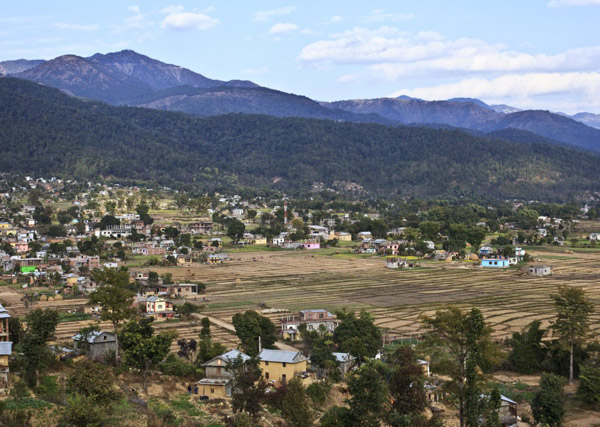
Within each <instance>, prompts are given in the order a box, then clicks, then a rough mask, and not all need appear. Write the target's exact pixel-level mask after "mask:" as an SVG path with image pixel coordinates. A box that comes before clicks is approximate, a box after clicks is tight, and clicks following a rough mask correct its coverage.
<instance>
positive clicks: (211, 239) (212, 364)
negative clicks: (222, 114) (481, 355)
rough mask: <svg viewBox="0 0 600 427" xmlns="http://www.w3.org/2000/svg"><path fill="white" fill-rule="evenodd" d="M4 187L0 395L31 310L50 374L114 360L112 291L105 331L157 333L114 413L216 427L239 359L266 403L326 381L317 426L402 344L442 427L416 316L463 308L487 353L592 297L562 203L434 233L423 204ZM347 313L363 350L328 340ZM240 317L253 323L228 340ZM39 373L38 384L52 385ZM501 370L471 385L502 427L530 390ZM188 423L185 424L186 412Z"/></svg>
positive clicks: (441, 406)
mask: <svg viewBox="0 0 600 427" xmlns="http://www.w3.org/2000/svg"><path fill="white" fill-rule="evenodd" d="M8 182H10V184H12V185H8V186H7V183H8ZM17 183H18V185H17ZM4 187H5V188H4V189H3V191H4V190H6V191H4V193H3V194H1V195H0V196H1V197H2V200H3V201H2V211H1V216H2V221H0V239H1V247H0V249H1V253H0V263H1V265H0V270H2V271H3V274H2V277H1V279H0V280H1V283H0V303H2V308H0V321H2V325H1V326H0V338H1V340H2V342H1V343H0V375H1V377H0V388H1V389H2V390H3V391H4V393H5V396H13V395H14V393H13V394H11V390H12V389H13V388H14V387H15V386H16V385H17V384H21V383H22V382H23V381H25V380H24V377H23V374H22V373H21V372H19V371H20V369H21V368H18V367H17V368H16V369H12V370H11V369H10V367H11V366H19V364H18V363H17V364H15V360H17V359H19V358H18V353H17V351H16V350H17V344H15V345H13V343H12V341H11V339H12V338H11V337H12V336H13V335H12V334H11V331H10V325H20V324H22V325H23V326H26V325H27V324H28V319H30V318H29V317H28V316H30V315H31V313H32V312H34V313H35V312H36V310H38V309H42V310H52V311H56V312H57V313H58V318H57V319H58V320H57V323H56V327H55V331H54V332H53V333H52V336H49V337H48V340H47V342H45V343H44V345H45V346H48V348H49V349H51V352H52V354H53V355H54V358H55V359H56V361H58V362H57V363H59V364H61V363H62V364H67V365H70V366H73V365H72V364H73V363H75V364H77V363H80V361H82V360H84V359H89V360H94V361H97V363H99V364H106V363H107V361H109V360H111V358H116V360H117V364H118V365H119V364H122V363H125V365H127V358H126V353H127V350H126V349H124V348H120V347H119V344H118V342H119V341H121V339H119V340H117V337H118V335H119V334H120V333H121V332H120V330H118V328H123V327H124V326H123V325H124V324H121V325H118V324H116V323H114V322H113V323H111V321H110V317H109V316H107V315H106V312H107V306H106V302H104V303H103V302H102V300H101V299H99V298H97V295H100V294H101V292H102V291H101V290H102V289H103V288H104V289H108V288H109V286H113V285H114V283H116V282H118V281H119V280H121V283H122V284H123V286H124V288H123V289H124V290H126V292H127V295H128V299H127V301H128V302H129V304H128V306H127V307H125V308H126V309H127V310H128V313H129V315H128V316H127V317H125V318H123V319H122V320H123V322H124V321H126V320H128V319H133V320H130V321H131V322H138V323H139V324H140V325H142V324H144V323H143V322H146V323H145V324H146V325H151V326H149V327H150V328H151V329H153V330H155V331H156V334H155V335H154V336H155V337H157V336H163V335H164V336H165V337H166V336H167V335H168V336H169V337H171V338H170V339H169V342H168V343H167V345H166V347H165V349H166V350H165V351H166V353H165V354H164V357H162V359H161V360H155V361H153V362H152V363H153V364H152V365H151V366H152V368H151V369H148V368H144V369H142V368H139V367H137V368H136V367H135V365H133V364H132V365H131V366H130V370H129V372H127V373H122V374H121V376H120V378H119V381H120V382H121V384H127V385H128V387H129V389H128V390H127V392H128V393H129V394H131V396H130V399H129V402H130V403H129V404H130V405H131V401H132V400H131V399H133V398H134V396H135V398H136V399H142V400H144V401H146V402H155V403H154V407H155V409H152V408H150V407H149V406H148V404H146V409H145V411H147V412H148V413H150V412H152V413H153V415H152V417H156V416H157V415H156V414H157V413H158V412H160V411H158V412H157V410H156V407H159V406H161V405H163V406H164V405H168V402H173V401H176V398H177V399H183V400H185V402H187V404H186V405H192V406H191V407H189V408H192V407H193V408H194V409H193V410H192V409H189V408H188V409H189V410H188V411H187V413H186V412H185V411H183V412H182V411H179V412H177V413H176V414H174V415H173V416H174V417H176V418H177V417H180V418H181V419H182V420H187V421H186V422H188V421H189V422H192V421H194V422H200V423H201V424H200V425H213V424H214V425H220V424H219V423H221V422H223V420H224V419H228V417H233V416H234V415H235V414H234V413H233V412H232V410H231V408H232V402H233V407H235V405H237V403H235V402H236V400H235V393H236V387H238V388H239V387H240V386H239V384H238V385H236V381H238V382H239V381H241V380H240V378H242V376H243V375H242V373H243V372H245V371H246V370H247V369H248V368H240V366H245V364H246V363H250V364H252V363H255V364H256V368H257V369H258V371H257V372H259V374H258V376H257V377H256V378H255V380H257V381H258V380H259V378H262V379H263V380H264V383H265V384H264V389H265V392H266V393H267V394H271V395H275V394H277V393H283V392H282V391H281V387H282V386H284V385H286V384H289V383H290V381H292V380H294V382H295V381H296V380H297V381H298V382H299V383H300V384H301V385H302V386H303V387H304V388H307V390H312V392H314V391H315V390H316V389H317V388H318V389H319V390H320V388H319V387H321V388H322V387H323V386H321V385H319V384H325V383H327V384H328V387H329V388H328V389H327V393H325V394H327V395H330V396H332V397H330V398H325V399H322V401H319V402H320V403H316V402H317V401H313V403H312V405H314V406H315V407H316V408H318V409H317V410H316V413H317V414H318V415H317V416H318V417H321V418H322V417H325V415H326V414H327V413H328V409H329V408H331V406H332V405H335V404H343V403H344V402H345V401H347V399H349V398H350V400H351V397H349V396H348V390H347V389H346V388H345V386H344V384H345V380H346V378H350V377H352V376H353V375H355V371H356V370H358V369H363V368H361V366H362V365H365V364H366V363H367V361H369V360H373V361H379V362H380V363H384V364H385V363H388V364H390V366H394V365H393V364H392V360H394V357H397V354H400V353H396V352H397V351H399V350H398V349H399V348H404V346H408V347H409V348H411V352H412V353H411V357H412V358H413V359H414V363H415V366H418V369H419V372H420V374H419V375H418V377H419V378H422V381H423V384H424V394H423V397H424V399H425V403H424V406H423V408H422V410H423V413H426V414H427V417H428V419H430V420H437V421H435V422H440V423H442V424H439V425H458V424H456V422H457V420H458V415H457V409H456V407H455V406H454V405H453V404H452V403H451V401H450V400H451V399H450V400H449V396H450V395H449V394H448V392H447V391H446V388H445V386H444V384H445V383H447V382H448V381H449V378H448V376H447V374H446V373H444V372H443V370H439V371H438V366H439V360H436V359H435V356H434V354H435V352H433V353H432V352H431V351H429V350H426V349H425V348H424V347H422V343H423V342H424V341H423V339H424V337H425V336H426V335H427V333H428V327H427V323H426V321H424V318H425V317H424V316H434V315H436V313H437V312H438V311H439V310H443V309H444V307H447V306H449V305H452V306H456V307H460V308H461V309H463V310H465V313H467V312H468V310H469V309H471V307H477V308H478V309H480V310H481V312H482V313H483V315H484V316H485V319H486V321H487V322H488V324H489V326H490V328H491V331H490V339H493V340H494V342H496V343H497V344H498V345H499V346H500V347H505V346H506V340H509V339H511V337H512V336H513V334H514V333H520V332H522V331H523V330H524V328H525V327H527V326H528V324H529V322H532V321H535V320H539V321H540V322H541V325H542V326H543V327H544V328H549V327H550V325H551V323H552V321H553V320H552V319H553V318H554V316H555V314H554V312H553V309H552V300H551V299H550V298H549V297H548V295H549V294H552V293H555V292H556V291H557V289H558V287H559V286H561V285H563V284H565V283H569V284H573V283H578V284H580V285H581V286H583V288H584V289H585V290H586V295H587V296H588V297H589V298H590V299H591V300H592V301H594V302H598V301H600V293H599V292H598V291H597V290H596V289H594V288H593V286H592V285H593V281H594V280H595V279H594V277H597V276H596V275H597V274H598V273H600V271H598V270H599V269H600V267H599V266H598V263H597V261H598V257H599V256H600V254H599V253H598V252H597V251H596V242H597V241H598V240H600V232H599V231H600V223H598V222H596V221H595V218H590V216H589V214H588V211H590V206H588V205H587V204H586V205H583V206H580V207H577V208H576V209H575V208H573V207H569V208H568V212H562V213H561V217H562V218H561V217H557V216H552V215H542V214H539V212H537V213H536V211H534V210H533V208H531V206H528V205H524V204H523V203H518V202H511V203H510V205H511V206H512V210H511V211H509V212H507V213H506V214H503V215H495V216H493V217H492V216H491V215H489V213H488V212H482V211H481V210H479V211H478V210H477V209H472V208H469V210H470V211H474V212H475V213H474V214H473V218H469V219H468V220H466V219H465V220H463V221H462V222H463V223H462V224H461V223H460V222H459V221H458V220H457V221H456V222H455V223H451V224H449V225H448V224H446V225H443V224H444V222H448V219H442V217H441V215H442V211H441V208H438V207H431V208H430V209H428V210H426V211H422V210H421V208H420V207H419V208H416V211H415V212H414V213H408V214H404V215H402V216H403V217H404V218H398V220H394V221H391V222H390V221H388V222H387V224H386V223H385V222H384V221H383V217H384V213H383V212H380V211H377V210H376V209H374V208H370V209H368V211H367V212H357V211H356V209H355V206H353V205H348V206H350V209H348V210H347V211H344V210H343V209H340V210H337V211H335V210H332V209H329V210H328V211H326V210H324V209H322V208H319V209H311V208H307V207H299V206H300V203H298V202H297V201H293V200H289V199H287V198H273V199H269V198H268V197H264V198H260V199H257V198H256V197H253V198H252V200H250V199H244V198H243V197H241V196H236V195H232V196H224V195H213V196H212V197H208V196H197V197H193V196H190V195H184V194H181V193H179V192H175V191H173V190H169V189H161V190H160V191H148V190H146V189H144V188H138V187H123V186H118V185H117V186H109V185H106V184H92V183H77V182H65V181H62V180H60V179H56V178H50V179H43V178H39V179H34V178H29V177H27V178H24V179H18V180H17V179H14V178H10V179H6V180H5V183H4ZM295 205H297V206H298V207H296V206H295ZM553 208H554V209H556V207H553ZM494 209H495V208H494ZM361 210H363V211H364V208H361ZM492 210H493V209H492V208H488V211H492ZM565 213H566V215H562V214H565ZM435 215H438V217H439V218H440V219H439V220H438V221H435V220H434V218H435ZM499 219H503V220H504V222H499V221H498V220H499ZM465 224H466V225H465ZM444 227H445V228H446V229H447V231H444V230H443V228H444ZM599 249H600V247H599ZM117 277H118V279H114V278H117ZM111 278H113V279H111ZM129 295H130V297H129ZM129 298H130V299H129ZM249 313H251V314H249ZM252 313H253V314H252ZM10 319H14V322H15V323H12V322H13V320H10ZM136 319H137V320H136ZM236 319H237V320H236ZM261 319H266V320H261ZM9 320H10V322H9ZM363 320H364V322H365V325H367V326H365V327H368V325H371V326H372V327H373V328H374V329H373V331H375V330H376V331H377V332H376V333H375V336H376V341H377V342H376V344H374V345H373V347H372V348H370V347H369V348H368V349H363V348H362V347H361V348H358V347H357V345H356V343H354V344H352V343H351V342H345V341H344V340H343V339H342V338H340V337H339V335H340V332H339V330H338V329H339V328H340V327H341V330H344V329H345V328H346V327H347V326H346V325H349V324H352V322H358V321H363ZM599 320H600V319H599V317H598V313H592V314H591V322H590V331H591V334H590V336H594V334H595V333H597V332H599V331H600V322H599ZM17 321H18V322H19V323H16V322H17ZM140 322H142V323H140ZM253 322H257V323H258V324H259V325H261V326H260V327H259V330H257V329H254V330H253V332H248V331H246V329H248V330H250V329H252V328H250V327H249V326H247V325H250V324H253V325H254V323H253ZM261 322H262V323H261ZM265 325H266V326H265ZM340 325H342V326H340ZM21 327H22V326H18V328H21ZM140 327H141V326H140ZM253 327H254V328H256V327H255V326H253ZM244 331H246V332H244ZM257 331H258V332H257ZM336 331H338V332H336ZM253 334H254V335H253ZM246 335H248V336H249V337H250V338H248V336H246ZM207 337H208V338H207ZM267 337H268V339H267ZM352 338H357V337H350V338H349V339H350V340H351V339H352ZM363 338H364V337H362V338H361V339H363ZM364 339H365V340H366V339H367V338H364ZM248 340H250V341H248ZM263 340H264V341H266V342H263ZM347 341H348V340H347ZM365 342H366V341H365ZM325 343H329V344H325ZM124 345H125V346H126V345H127V344H126V342H125V344H124ZM206 346H208V347H206ZM359 347H360V346H359ZM120 351H122V352H123V353H124V354H123V357H124V358H123V359H121V358H120V356H119V352H120ZM506 351H508V350H506ZM201 353H202V355H203V356H202V358H201V357H200V354H201ZM323 354H326V356H323ZM167 355H168V356H167ZM386 360H387V362H386ZM167 361H169V363H170V365H168V364H166V362H167ZM178 364H179V365H181V366H187V365H190V366H191V367H192V368H189V369H188V368H186V369H187V370H186V369H183V368H181V369H180V371H181V373H178V374H177V375H176V374H174V371H173V370H172V366H179V365H178ZM167 365H168V366H171V368H165V366H167ZM505 365H506V362H505ZM252 366H254V365H252ZM56 369H58V368H57V367H56V366H55V367H54V372H50V373H49V374H48V375H49V376H50V377H53V376H54V378H61V374H60V373H58V374H57V373H56V372H57V371H56ZM61 369H62V368H60V369H58V372H60V370H61ZM68 369H71V368H68ZM169 369H171V370H169ZM138 371H139V372H143V381H142V380H140V379H139V378H138V377H137V376H136V375H135V372H138ZM146 371H148V372H146ZM516 372H520V371H519V370H518V369H517V370H516ZM516 372H511V371H510V369H509V368H508V365H506V366H505V367H504V368H503V369H502V370H500V371H498V372H491V373H489V377H488V380H489V382H495V383H496V384H497V385H498V387H500V388H499V389H500V390H501V391H503V393H504V394H501V395H500V404H499V407H498V408H499V409H498V414H499V417H500V420H501V423H502V425H517V424H518V423H521V424H519V425H527V424H523V423H525V422H527V420H530V421H531V420H532V419H533V415H532V412H531V404H532V400H531V395H532V394H533V393H534V391H535V390H537V387H538V386H539V375H538V376H537V377H536V376H534V375H519V374H517V373H516ZM146 376H148V378H147V379H146ZM43 378H46V377H43ZM312 384H317V385H318V386H312V388H311V385H312ZM38 387H39V385H38ZM17 388H21V386H20V385H19V386H17ZM167 389H168V390H167ZM34 390H35V387H34ZM321 391H322V390H321ZM488 391H489V390H488ZM39 395H40V396H43V393H39ZM38 398H39V399H41V400H42V401H43V400H44V399H43V397H38ZM12 399H13V400H14V399H16V398H12ZM153 399H154V400H153ZM156 399H158V400H156ZM267 401H268V399H267ZM157 402H159V403H157ZM165 402H166V403H165ZM264 405H266V406H268V407H271V408H273V410H274V413H268V411H267V413H262V414H263V415H261V416H262V420H263V421H262V422H264V423H265V424H266V425H276V424H277V423H278V422H282V421H281V419H282V417H283V413H282V412H281V411H282V410H281V406H280V405H281V404H280V403H279V404H276V403H266V404H264ZM278 405H279V406H278ZM150 406H152V405H150ZM148 408H150V409H148ZM277 408H279V409H277ZM125 412H127V411H125ZM196 413H198V414H200V413H201V414H202V415H190V414H196ZM311 414H313V412H311ZM130 415H131V414H130ZM314 416H315V415H314V414H313V415H311V417H314ZM570 416H571V417H572V419H571V421H572V422H574V423H575V424H573V425H586V424H585V423H586V422H590V420H600V417H598V418H595V417H596V415H595V414H594V413H593V412H591V411H590V412H586V411H580V412H578V413H577V414H575V413H573V414H571V415H570ZM124 417H125V418H126V417H127V415H124ZM148 417H150V415H148ZM590 417H591V418H590ZM125 418H123V419H120V420H119V423H121V422H124V420H125ZM284 418H285V417H284ZM578 419H580V421H578ZM581 420H582V421H581ZM286 421H287V422H289V420H286ZM161 422H163V423H166V424H168V422H166V421H164V420H162V421H161ZM432 422H433V421H432ZM578 422H579V423H580V424H577V423H578ZM131 423H132V424H131V425H136V424H135V422H134V421H131ZM211 423H213V424H211ZM431 425H434V424H431Z"/></svg>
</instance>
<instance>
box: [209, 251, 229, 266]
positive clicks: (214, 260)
mask: <svg viewBox="0 0 600 427" xmlns="http://www.w3.org/2000/svg"><path fill="white" fill-rule="evenodd" d="M228 259H229V254H224V253H220V254H210V255H209V256H208V264H223V261H226V260H228Z"/></svg>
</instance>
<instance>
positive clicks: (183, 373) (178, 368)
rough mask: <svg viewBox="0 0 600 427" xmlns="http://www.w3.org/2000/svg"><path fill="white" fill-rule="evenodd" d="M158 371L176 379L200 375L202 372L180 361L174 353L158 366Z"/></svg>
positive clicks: (192, 365)
mask: <svg viewBox="0 0 600 427" xmlns="http://www.w3.org/2000/svg"><path fill="white" fill-rule="evenodd" d="M158 370H159V371H160V372H162V373H163V374H167V375H173V376H174V377H190V376H194V375H199V374H200V373H201V371H200V370H199V369H198V368H197V367H196V366H195V365H194V364H193V363H189V362H186V361H185V360H183V359H180V358H179V357H177V356H176V355H174V354H173V353H171V354H169V355H168V356H167V358H166V359H165V360H164V361H163V362H161V363H160V365H158Z"/></svg>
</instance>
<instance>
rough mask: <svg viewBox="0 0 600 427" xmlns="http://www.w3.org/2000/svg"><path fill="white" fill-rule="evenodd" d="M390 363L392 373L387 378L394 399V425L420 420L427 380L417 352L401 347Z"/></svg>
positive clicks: (392, 414) (424, 401)
mask: <svg viewBox="0 0 600 427" xmlns="http://www.w3.org/2000/svg"><path fill="white" fill-rule="evenodd" d="M389 362H390V363H389V364H390V365H391V371H390V373H389V374H388V375H387V378H388V382H389V390H390V396H391V397H392V407H391V411H390V420H391V421H392V422H391V424H392V425H398V424H400V423H398V422H397V421H396V420H400V419H403V418H404V420H406V418H407V417H410V418H413V419H415V418H418V417H420V416H421V413H422V412H423V411H424V410H425V407H426V404H427V397H426V395H425V388H424V385H425V378H424V374H423V369H422V368H421V366H419V365H418V364H417V358H416V356H415V352H414V351H413V350H412V349H411V348H409V347H399V348H398V349H397V350H396V351H395V352H394V354H393V355H392V356H391V358H390V360H389ZM394 421H396V422H394ZM404 424H407V423H406V422H405V423H404Z"/></svg>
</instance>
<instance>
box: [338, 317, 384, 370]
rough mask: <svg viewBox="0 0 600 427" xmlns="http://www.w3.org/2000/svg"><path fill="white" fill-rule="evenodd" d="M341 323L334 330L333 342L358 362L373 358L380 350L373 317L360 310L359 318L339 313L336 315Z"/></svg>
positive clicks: (377, 331)
mask: <svg viewBox="0 0 600 427" xmlns="http://www.w3.org/2000/svg"><path fill="white" fill-rule="evenodd" d="M337 316H338V318H339V319H341V321H342V322H341V323H340V324H339V325H338V327H337V328H335V331H334V333H333V341H334V342H335V343H336V344H337V345H338V346H339V347H340V348H341V349H342V350H343V351H347V352H348V353H350V354H352V355H353V356H355V357H356V358H357V359H358V360H359V361H360V362H363V361H364V360H365V359H366V358H367V357H374V356H375V355H376V354H377V351H378V350H379V349H380V348H381V332H380V331H379V328H378V327H377V326H375V323H374V319H373V316H372V315H370V314H369V313H368V312H367V311H365V310H362V311H361V312H360V316H359V317H356V316H355V315H354V313H347V312H345V311H341V312H338V313H337Z"/></svg>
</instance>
